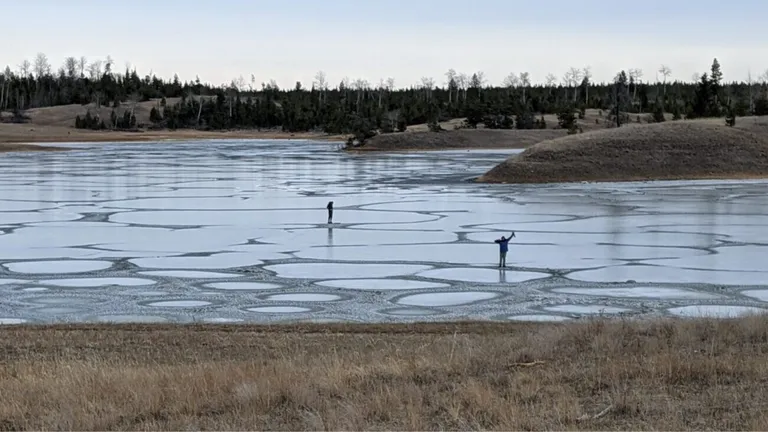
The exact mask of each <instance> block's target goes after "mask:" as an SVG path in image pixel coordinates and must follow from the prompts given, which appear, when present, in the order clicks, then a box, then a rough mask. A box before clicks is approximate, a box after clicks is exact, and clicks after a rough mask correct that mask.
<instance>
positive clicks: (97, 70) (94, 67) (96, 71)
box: [88, 60, 101, 80]
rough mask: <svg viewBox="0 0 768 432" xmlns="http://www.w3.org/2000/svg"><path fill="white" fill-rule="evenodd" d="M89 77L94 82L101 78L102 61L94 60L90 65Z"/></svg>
mask: <svg viewBox="0 0 768 432" xmlns="http://www.w3.org/2000/svg"><path fill="white" fill-rule="evenodd" d="M88 77H89V78H90V79H92V80H96V79H99V78H101V60H94V61H93V62H92V63H91V64H89V65H88Z"/></svg>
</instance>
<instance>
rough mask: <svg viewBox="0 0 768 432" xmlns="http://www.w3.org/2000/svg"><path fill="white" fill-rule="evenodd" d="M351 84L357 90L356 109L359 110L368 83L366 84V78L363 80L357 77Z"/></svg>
mask: <svg viewBox="0 0 768 432" xmlns="http://www.w3.org/2000/svg"><path fill="white" fill-rule="evenodd" d="M352 86H353V87H354V88H355V90H356V91H357V109H358V111H359V110H360V104H361V103H362V101H363V99H364V97H365V93H366V90H368V88H369V87H370V85H369V84H368V81H366V80H364V79H362V78H358V79H356V80H355V81H354V82H353V83H352Z"/></svg>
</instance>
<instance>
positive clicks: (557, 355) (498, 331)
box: [0, 317, 768, 430]
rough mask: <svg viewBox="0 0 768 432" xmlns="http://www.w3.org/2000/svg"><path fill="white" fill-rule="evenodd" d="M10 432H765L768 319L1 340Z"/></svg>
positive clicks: (0, 420) (86, 331) (20, 330)
mask: <svg viewBox="0 0 768 432" xmlns="http://www.w3.org/2000/svg"><path fill="white" fill-rule="evenodd" d="M0 340H1V341H2V356H0V430H51V429H57V430H61V429H67V430H199V429H208V430H210V429H216V430H244V429H247V430H263V429H276V430H306V429H310V430H341V429H343V430H438V429H439V430H457V429H461V430H469V429H472V430H476V429H490V430H545V429H546V430H552V429H557V430H566V429H568V430H572V429H573V430H607V429H610V430H658V429H664V430H690V429H697V430H704V429H706V430H710V429H716V430H726V429H727V430H734V429H739V430H743V429H750V430H766V429H768V410H766V407H768V362H766V361H765V359H766V354H768V317H748V318H742V319H737V320H719V321H714V320H712V321H710V320H687V321H677V320H660V321H610V322H609V321H600V320H594V321H587V322H583V323H574V324H522V323H520V324H511V323H435V324H413V325H351V324H338V325H334V324H322V325H319V324H295V325H284V326H252V325H241V326H238V325H226V326H225V325H220V326H217V325H205V326H203V325H189V326H174V325H60V326H5V327H2V328H0Z"/></svg>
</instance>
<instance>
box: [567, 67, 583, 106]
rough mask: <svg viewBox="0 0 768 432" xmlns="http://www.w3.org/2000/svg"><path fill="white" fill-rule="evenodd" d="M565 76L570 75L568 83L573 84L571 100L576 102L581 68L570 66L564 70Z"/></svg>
mask: <svg viewBox="0 0 768 432" xmlns="http://www.w3.org/2000/svg"><path fill="white" fill-rule="evenodd" d="M566 76H567V77H570V80H571V81H570V85H571V86H573V101H574V102H576V98H577V97H578V93H579V82H580V81H581V69H579V68H577V67H573V66H571V68H570V69H569V70H568V72H566Z"/></svg>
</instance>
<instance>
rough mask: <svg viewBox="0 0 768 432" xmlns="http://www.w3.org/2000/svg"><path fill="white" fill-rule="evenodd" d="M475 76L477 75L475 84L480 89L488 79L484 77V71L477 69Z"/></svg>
mask: <svg viewBox="0 0 768 432" xmlns="http://www.w3.org/2000/svg"><path fill="white" fill-rule="evenodd" d="M475 76H476V77H477V84H478V86H477V88H478V89H482V88H483V87H485V84H486V82H487V81H488V80H487V79H485V72H483V71H477V72H475Z"/></svg>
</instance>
